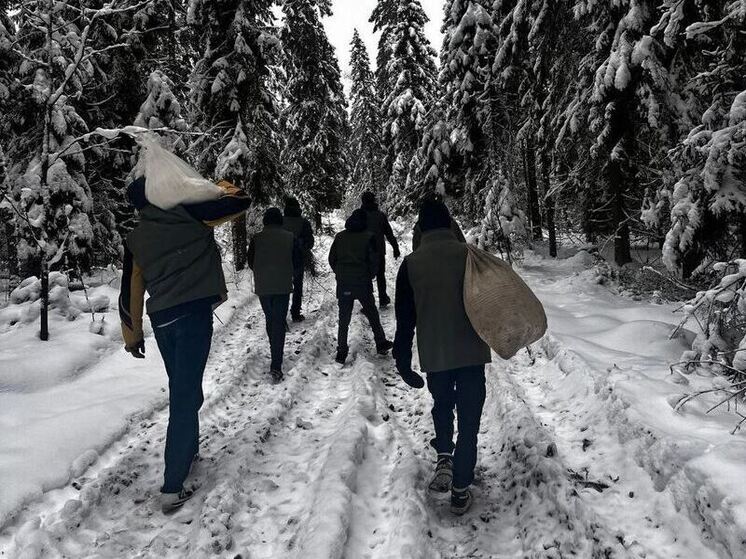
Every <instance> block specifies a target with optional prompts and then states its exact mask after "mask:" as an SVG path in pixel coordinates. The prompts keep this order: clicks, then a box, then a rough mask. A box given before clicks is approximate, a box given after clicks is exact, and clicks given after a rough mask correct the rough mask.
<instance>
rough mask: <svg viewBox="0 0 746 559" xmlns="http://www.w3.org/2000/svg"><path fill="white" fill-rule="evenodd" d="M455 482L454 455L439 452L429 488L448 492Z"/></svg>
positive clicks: (437, 491) (439, 491) (438, 491)
mask: <svg viewBox="0 0 746 559" xmlns="http://www.w3.org/2000/svg"><path fill="white" fill-rule="evenodd" d="M452 483H453V456H451V455H450V454H438V462H437V464H436V465H435V474H434V475H433V479H432V481H430V485H429V489H430V491H433V492H435V493H448V492H449V491H450V490H451V484H452Z"/></svg>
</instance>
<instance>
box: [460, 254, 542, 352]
mask: <svg viewBox="0 0 746 559" xmlns="http://www.w3.org/2000/svg"><path fill="white" fill-rule="evenodd" d="M468 247H469V253H468V256H467V258H466V276H465V277H464V306H465V307H466V314H467V315H468V316H469V320H470V321H471V324H472V326H473V327H474V330H476V332H477V334H479V336H480V337H481V338H482V339H483V340H484V341H485V342H487V344H488V345H489V346H490V347H491V348H492V349H493V350H494V351H495V352H496V353H497V354H498V355H499V356H500V357H502V358H503V359H510V358H511V357H513V356H514V355H515V354H516V353H518V351H519V350H520V349H521V348H524V347H526V346H528V345H530V344H532V343H533V342H535V341H536V340H538V339H540V338H541V337H542V336H543V335H544V333H545V332H546V330H547V317H546V314H545V313H544V307H543V306H542V304H541V302H540V301H539V299H537V298H536V295H534V293H533V291H531V289H530V288H529V287H528V285H526V283H525V282H524V281H523V280H522V279H521V277H520V276H519V275H518V274H516V273H515V271H513V268H511V267H510V265H508V264H507V263H506V262H503V261H502V260H500V259H499V258H497V257H496V256H493V255H492V254H490V253H489V252H485V251H483V250H481V249H479V248H477V247H475V246H473V245H468Z"/></svg>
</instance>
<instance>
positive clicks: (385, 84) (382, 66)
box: [370, 0, 399, 99]
mask: <svg viewBox="0 0 746 559" xmlns="http://www.w3.org/2000/svg"><path fill="white" fill-rule="evenodd" d="M398 11H399V0H378V3H377V4H376V7H375V8H373V13H372V14H371V16H370V22H371V23H372V24H373V31H375V32H380V33H381V36H380V37H379V39H378V53H377V55H376V87H377V89H378V95H379V96H380V97H381V99H386V97H388V95H389V93H391V90H392V89H393V87H394V79H395V78H396V76H392V75H391V73H390V71H389V65H390V63H391V58H392V56H393V35H394V31H395V30H396V23H397V13H398Z"/></svg>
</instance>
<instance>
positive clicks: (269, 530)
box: [0, 239, 732, 559]
mask: <svg viewBox="0 0 746 559" xmlns="http://www.w3.org/2000/svg"><path fill="white" fill-rule="evenodd" d="M326 244H328V239H325V240H324V242H323V243H322V245H326ZM322 250H323V249H322ZM389 273H390V274H391V280H392V282H393V275H394V273H395V269H394V267H393V266H390V269H389ZM529 277H530V279H531V280H532V281H533V282H535V283H537V284H538V283H540V282H539V280H540V279H541V277H543V276H541V273H540V272H539V271H533V272H531V271H529ZM332 282H333V278H332V277H331V276H328V275H327V276H326V277H322V278H321V279H320V280H319V282H318V283H315V282H314V283H311V284H309V286H308V287H309V288H308V302H307V303H306V309H307V311H306V314H307V317H308V320H307V321H306V322H305V323H303V324H302V325H292V326H291V332H290V335H289V338H288V343H287V351H286V355H287V356H288V361H287V363H286V380H285V381H284V382H283V383H282V384H280V385H277V386H273V385H271V384H270V383H269V382H268V379H267V377H266V372H265V368H266V364H267V362H268V348H267V347H266V346H267V344H266V341H265V333H264V329H263V323H262V320H263V319H262V315H261V310H260V308H259V305H258V301H257V300H256V299H255V298H251V299H249V301H248V303H247V304H246V305H245V306H243V307H241V308H240V309H238V310H237V312H235V313H234V315H233V316H232V318H231V319H230V322H229V323H227V324H226V325H225V326H223V327H222V328H221V329H220V331H219V332H218V333H217V334H216V337H215V341H214V347H213V352H212V355H211V358H210V362H209V364H208V369H207V376H206V380H205V393H206V395H207V400H206V403H205V407H204V408H203V412H202V415H201V421H202V439H201V455H202V457H201V459H200V461H199V462H198V463H197V464H196V467H195V468H194V470H193V472H192V475H191V478H190V483H192V484H193V485H194V486H196V487H198V491H197V493H196V494H195V497H194V498H193V499H192V500H191V501H189V502H188V503H187V504H186V506H185V507H184V508H183V509H182V510H180V511H179V512H177V513H176V514H174V515H172V516H168V517H164V516H163V515H162V514H161V513H160V511H159V510H158V507H157V506H156V504H155V502H154V497H155V495H156V492H157V490H158V487H159V483H160V480H161V474H162V464H161V460H162V447H163V440H164V437H165V427H166V419H167V416H166V413H165V412H164V411H156V412H155V413H153V414H152V415H151V416H150V417H148V419H147V420H144V421H142V422H139V423H133V424H131V427H130V429H129V430H128V431H127V432H126V433H125V435H124V436H123V437H122V438H121V439H119V440H118V441H117V442H116V443H114V444H113V445H112V446H111V447H110V448H109V450H108V451H107V452H106V453H105V454H104V455H102V456H101V457H100V458H99V459H98V461H97V462H96V463H95V464H94V465H93V466H91V468H89V469H88V470H87V471H86V472H85V473H84V474H83V475H82V476H81V477H79V478H78V479H76V480H75V481H74V483H72V484H70V485H68V486H66V487H64V488H62V489H57V490H53V491H50V492H48V493H46V494H45V495H44V496H43V498H41V499H40V500H38V501H37V502H35V503H33V504H31V505H29V506H28V507H27V508H26V510H24V511H23V512H22V513H20V514H19V515H18V517H17V518H16V520H15V521H14V522H13V523H12V524H11V525H10V526H8V527H6V529H5V530H4V531H3V532H0V556H1V557H8V558H24V559H29V558H35V557H40V558H41V557H44V558H48V557H49V558H54V557H75V558H78V557H91V558H93V557H97V558H98V557H100V558H109V557H143V558H144V557H159V558H165V557H212V556H216V557H242V558H244V559H248V558H252V559H254V558H285V557H298V558H311V559H316V558H318V559H327V558H341V557H345V558H350V559H357V558H386V559H389V558H399V557H401V558H428V559H429V558H444V559H445V558H466V557H481V558H487V557H492V558H508V557H510V558H513V557H515V558H519V557H536V558H539V557H552V558H559V557H581V558H586V557H587V558H591V557H599V558H600V557H640V558H642V557H645V558H653V557H659V558H674V557H682V558H697V559H700V558H701V559H707V558H715V557H728V556H732V553H730V552H729V550H728V549H727V548H726V547H724V546H723V545H720V544H719V543H718V542H715V541H713V539H712V537H711V536H710V535H709V534H708V533H707V532H706V531H705V530H703V528H702V526H701V525H699V524H697V525H695V524H694V523H693V522H692V521H691V520H690V519H689V516H688V515H687V514H686V513H685V512H680V511H677V510H676V507H675V502H674V501H675V500H674V498H673V497H672V494H671V493H670V491H668V490H661V488H659V487H658V488H657V487H655V484H654V482H653V479H652V478H651V477H650V476H649V475H648V474H647V473H646V471H645V470H644V469H643V467H641V466H640V465H638V460H636V459H635V457H634V456H632V455H631V454H630V453H629V452H628V451H627V447H626V446H625V445H624V443H623V440H622V439H620V437H619V433H618V429H617V427H616V426H615V425H612V424H610V423H609V422H608V421H606V420H605V419H604V418H606V417H607V414H606V413H600V412H599V407H601V406H603V405H604V403H605V400H604V398H603V395H600V396H599V394H597V393H596V391H595V387H594V386H593V384H592V383H591V382H590V379H589V378H588V377H586V376H582V375H581V378H579V379H578V380H577V381H575V382H572V383H570V384H568V385H562V384H561V380H562V379H566V378H567V377H568V374H567V372H566V371H564V370H562V367H561V364H562V363H561V360H562V359H563V358H564V359H565V360H566V355H565V356H563V355H561V354H562V352H561V351H560V350H558V349H557V346H558V345H560V342H559V341H557V340H555V339H553V338H551V337H550V339H549V341H546V340H545V341H544V342H543V343H540V344H537V345H536V346H535V351H536V355H535V360H531V359H530V358H529V356H528V354H527V353H525V352H522V353H521V354H520V355H518V356H517V357H516V358H514V359H513V360H511V361H510V362H502V361H499V360H498V361H497V362H496V363H494V364H493V365H492V366H491V367H490V369H489V371H488V396H487V403H486V406H485V412H484V416H483V423H482V429H481V434H480V458H479V464H478V469H477V479H476V482H475V496H476V502H475V506H474V508H473V510H472V511H471V512H470V513H468V514H467V515H465V516H464V517H462V518H456V517H454V516H452V515H451V514H450V512H449V509H448V501H447V499H441V498H435V497H433V496H431V495H430V494H428V492H427V489H426V487H427V481H428V475H429V473H430V471H431V468H432V466H433V458H434V457H433V454H432V451H431V449H430V447H429V445H428V441H429V439H430V438H431V437H432V422H431V419H430V415H429V408H430V402H431V401H430V396H429V394H428V393H427V391H426V390H423V391H415V390H412V389H410V388H409V387H407V386H406V385H404V384H403V383H402V382H401V381H399V380H398V377H397V376H396V374H395V370H394V366H393V362H392V360H391V359H389V358H386V359H383V358H379V357H377V356H376V355H375V352H374V351H373V349H374V344H373V341H372V339H371V335H370V333H369V331H368V328H367V323H365V321H364V319H363V317H362V316H361V315H359V313H356V316H355V318H354V319H353V326H352V329H351V333H350V340H351V354H350V359H349V360H348V364H347V365H346V366H345V367H340V366H339V365H337V364H336V363H334V361H333V356H334V349H335V345H336V323H337V320H336V312H337V307H336V300H335V298H334V296H333V283H332ZM542 289H544V290H545V292H546V289H547V288H546V286H545V287H543V288H542ZM545 302H547V305H548V306H553V305H555V304H558V303H557V302H556V301H547V300H546V299H545ZM551 314H552V313H551V312H550V315H551ZM393 315H394V313H393V310H392V309H389V310H386V311H383V314H382V318H383V323H384V327H385V329H386V331H387V333H388V334H389V335H390V336H393V333H394V329H395V325H394V316H393ZM550 319H551V316H550ZM553 344H554V345H553ZM565 368H566V367H565ZM568 387H569V388H568Z"/></svg>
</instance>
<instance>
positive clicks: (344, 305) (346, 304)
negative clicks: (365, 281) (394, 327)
mask: <svg viewBox="0 0 746 559" xmlns="http://www.w3.org/2000/svg"><path fill="white" fill-rule="evenodd" d="M337 298H338V299H339V333H338V335H337V345H338V346H339V347H340V348H346V347H347V334H348V332H349V330H350V321H351V320H352V308H353V307H354V306H355V300H357V301H360V304H361V305H362V307H363V314H364V315H365V317H366V318H367V319H368V322H369V323H370V328H371V330H373V337H374V339H375V341H376V344H380V343H382V342H385V341H386V333H385V332H384V331H383V326H381V317H380V316H379V315H378V309H377V308H376V300H375V299H374V298H373V286H372V285H369V286H366V287H353V288H344V287H339V288H338V289H337Z"/></svg>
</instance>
